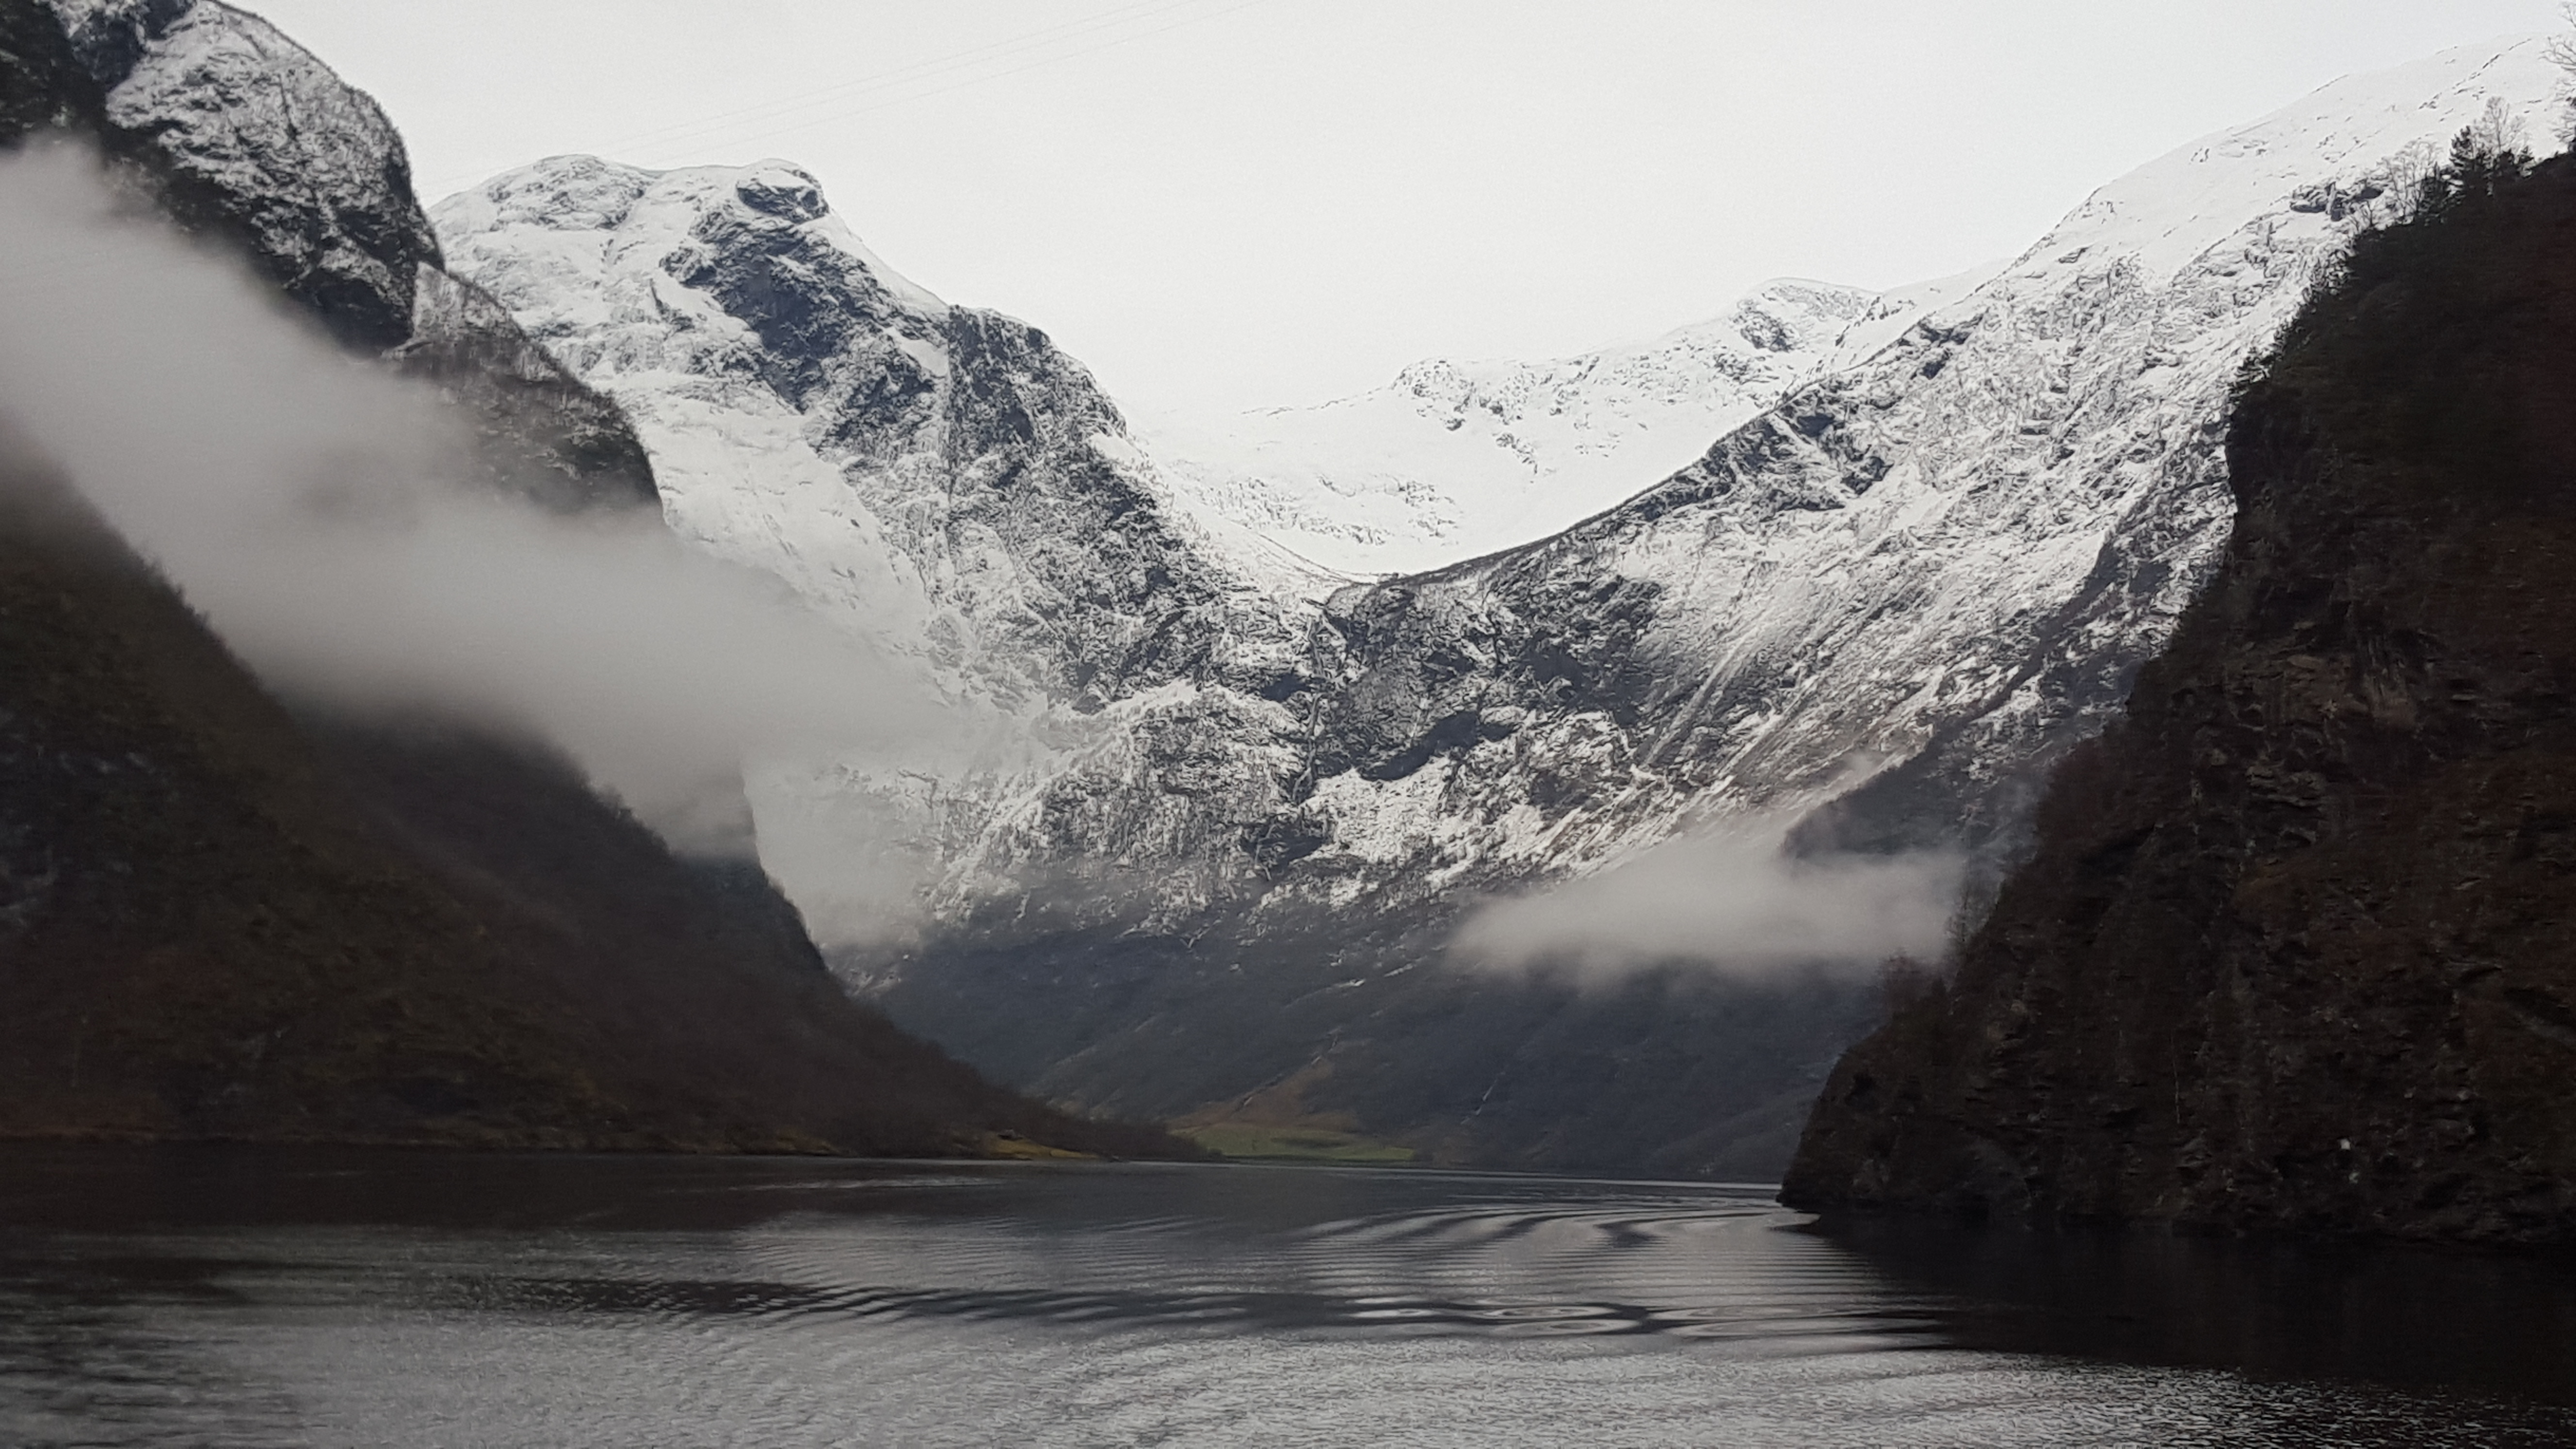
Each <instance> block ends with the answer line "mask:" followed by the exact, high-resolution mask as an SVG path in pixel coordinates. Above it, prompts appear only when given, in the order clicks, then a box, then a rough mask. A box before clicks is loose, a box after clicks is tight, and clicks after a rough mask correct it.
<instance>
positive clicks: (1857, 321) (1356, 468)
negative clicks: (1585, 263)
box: [1139, 275, 1984, 577]
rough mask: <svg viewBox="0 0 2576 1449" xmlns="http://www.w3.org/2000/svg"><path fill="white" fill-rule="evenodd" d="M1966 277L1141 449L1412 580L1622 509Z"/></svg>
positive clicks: (1772, 298) (1149, 431) (1747, 317)
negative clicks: (1719, 439)
mask: <svg viewBox="0 0 2576 1449" xmlns="http://www.w3.org/2000/svg"><path fill="white" fill-rule="evenodd" d="M1982 280H1984V278H1983V276H1982V275H1972V276H1967V277H1958V278H1951V279H1949V280H1946V281H1942V282H1935V283H1930V284H1927V285H1923V286H1918V287H1909V288H1904V289H1901V290H1899V291H1896V292H1890V293H1886V294H1884V295H1881V294H1877V293H1872V292H1866V291H1862V290H1860V289H1858V288H1853V287H1838V286H1834V285H1831V284H1829V283H1822V282H1806V281H1794V280H1790V281H1777V282H1772V283H1769V284H1767V285H1765V286H1763V287H1761V288H1760V289H1758V290H1757V291H1755V292H1754V293H1753V294H1752V295H1751V296H1748V297H1746V298H1744V299H1743V300H1742V301H1740V302H1738V303H1737V304H1736V305H1735V306H1734V307H1732V308H1730V309H1729V310H1728V311H1727V313H1726V314H1725V315H1724V316H1722V317H1718V318H1715V319H1712V320H1710V321H1707V322H1702V323H1697V324H1695V325H1692V326H1689V327H1683V328H1679V329H1677V330H1675V331H1673V332H1670V333H1667V334H1666V335H1664V336H1662V337H1659V338H1656V339H1655V340H1654V341H1652V342H1649V343H1646V344H1643V345H1641V346H1633V347H1614V348H1606V349H1604V350H1602V351H1599V352H1591V353H1586V354H1584V355H1582V356H1579V357H1570V358H1564V359H1560V360H1557V361H1553V362H1539V363H1528V362H1456V361H1449V360H1434V361H1428V362H1420V363H1416V364H1414V365H1413V366H1411V367H1408V368H1406V369H1405V370H1404V371H1403V372H1401V373H1399V374H1398V375H1397V376H1396V378H1395V380H1394V381H1393V382H1391V383H1388V384H1387V385H1386V386H1384V387H1381V388H1377V389H1375V390H1373V391H1370V392H1365V393H1361V394H1359V395H1358V396H1356V397H1349V398H1343V399H1341V400H1339V401H1336V402H1330V403H1325V404H1322V405H1320V406H1315V407H1302V408H1271V409H1265V410H1262V411H1259V412H1251V413H1245V414H1241V415H1239V416H1233V417H1194V416H1176V417H1170V418H1155V419H1149V420H1147V421H1146V422H1145V423H1144V424H1143V425H1142V426H1141V427H1140V429H1139V436H1140V439H1141V441H1142V442H1143V444H1144V446H1145V449H1146V451H1147V452H1149V453H1150V454H1152V455H1153V458H1154V460H1155V462H1156V463H1158V464H1160V465H1161V467H1162V468H1163V470H1164V471H1165V473H1166V474H1167V475H1169V476H1170V477H1171V478H1172V479H1173V481H1174V484H1175V485H1176V487H1177V488H1178V489H1179V490H1180V491H1181V492H1182V493H1183V495H1184V496H1185V497H1187V498H1188V499H1189V500H1191V501H1192V502H1193V503H1195V504H1196V505H1198V506H1200V507H1203V508H1205V509H1207V510H1208V511H1210V512H1212V513H1215V514H1217V515H1219V516H1221V517H1223V518H1226V519H1229V520H1231V521H1233V522H1235V523H1239V524H1241V525H1243V526H1244V527H1246V528H1248V529H1250V530H1252V531H1253V532H1255V533H1257V534H1259V535H1260V536H1262V537H1264V538H1268V539H1272V540H1275V541H1277V542H1279V543H1282V544H1285V545H1286V546H1288V547H1289V548H1291V549H1293V550H1294V551H1295V552H1296V553H1297V554H1299V555H1300V556H1302V557H1304V558H1308V559H1311V560H1314V561H1315V562H1316V563H1318V564H1321V565H1323V566H1324V567H1326V568H1330V569H1334V570H1338V571H1340V572H1343V573H1347V574H1351V575H1354V576H1358V577H1368V576H1376V575H1383V574H1390V573H1413V572H1420V571H1422V570H1426V569H1435V568H1438V567H1440V566H1441V565H1443V564H1447V563H1454V562H1456V561H1458V560H1460V559H1464V558H1472V557H1475V556H1476V555H1479V554H1485V553H1492V552H1495V551H1497V550H1501V549H1507V548H1512V547H1515V546H1517V545H1520V544H1524V543H1527V542H1529V541H1530V540H1531V539H1535V538H1544V537H1546V536H1547V535H1549V534H1551V533H1555V532H1557V531H1558V530H1560V529H1563V528H1566V527H1569V526H1571V525H1573V524H1575V523H1577V522H1579V521H1581V520H1582V519H1584V518H1587V517H1589V516H1591V515H1592V514H1595V513H1599V512H1601V511H1603V510H1604V509H1608V508H1612V507H1615V506H1616V505H1618V504H1621V503H1624V502H1626V501H1627V500H1628V499H1629V498H1630V497H1632V496H1634V495H1635V494H1636V493H1637V491H1638V490H1639V489H1640V488H1642V487H1644V486H1646V485H1647V484H1649V483H1652V482H1654V481H1655V480H1657V479H1661V478H1666V477H1670V476H1671V475H1672V474H1674V473H1675V472H1678V471H1679V470H1681V469H1682V468H1684V467H1686V466H1688V465H1689V464H1690V463H1692V462H1693V461H1695V460H1696V459H1697V458H1698V457H1699V456H1700V454H1701V453H1703V452H1705V451H1706V450H1707V448H1708V442H1709V439H1711V438H1715V437H1719V436H1722V435H1724V434H1726V433H1728V432H1731V431H1733V430H1734V429H1735V428H1736V427H1737V426H1739V425H1740V424H1742V423H1744V422H1746V421H1747V420H1749V419H1751V418H1752V417H1754V416H1755V415H1756V414H1758V413H1760V412H1762V411H1763V410H1765V409H1767V408H1769V407H1771V406H1772V405H1773V404H1775V403H1777V402H1779V401H1780V399H1781V398H1782V397H1784V396H1786V395H1787V394H1789V393H1790V392H1791V391H1793V390H1795V389H1796V388H1798V387H1800V386H1803V385H1804V384H1806V383H1809V382H1812V381H1814V380H1815V379H1816V378H1817V377H1819V376H1822V375H1823V374H1825V373H1828V372H1833V371H1836V370H1839V369H1840V368H1842V367H1844V366H1848V365H1849V364H1851V363H1853V362H1856V361H1859V360H1860V359H1862V358H1865V357H1867V356H1868V355H1869V354H1870V353H1872V352H1875V351H1877V350H1878V348H1879V347H1880V346H1882V345H1884V344H1885V343H1886V342H1888V341H1889V340H1890V339H1892V338H1894V337H1895V336H1896V335H1897V334H1898V333H1900V332H1902V331H1903V330H1904V328H1905V326H1906V325H1907V323H1908V321H1909V320H1910V319H1912V318H1913V317H1915V316H1916V315H1918V314H1920V313H1921V312H1923V311H1924V310H1925V309H1927V308H1929V307H1932V306H1935V305H1937V304H1938V303H1940V302H1941V301H1943V300H1948V299H1954V298H1956V297H1957V296H1958V295H1959V294H1961V293H1963V292H1966V291H1968V290H1970V289H1971V288H1972V287H1974V286H1975V285H1976V283H1978V282H1980V281H1982Z"/></svg>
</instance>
